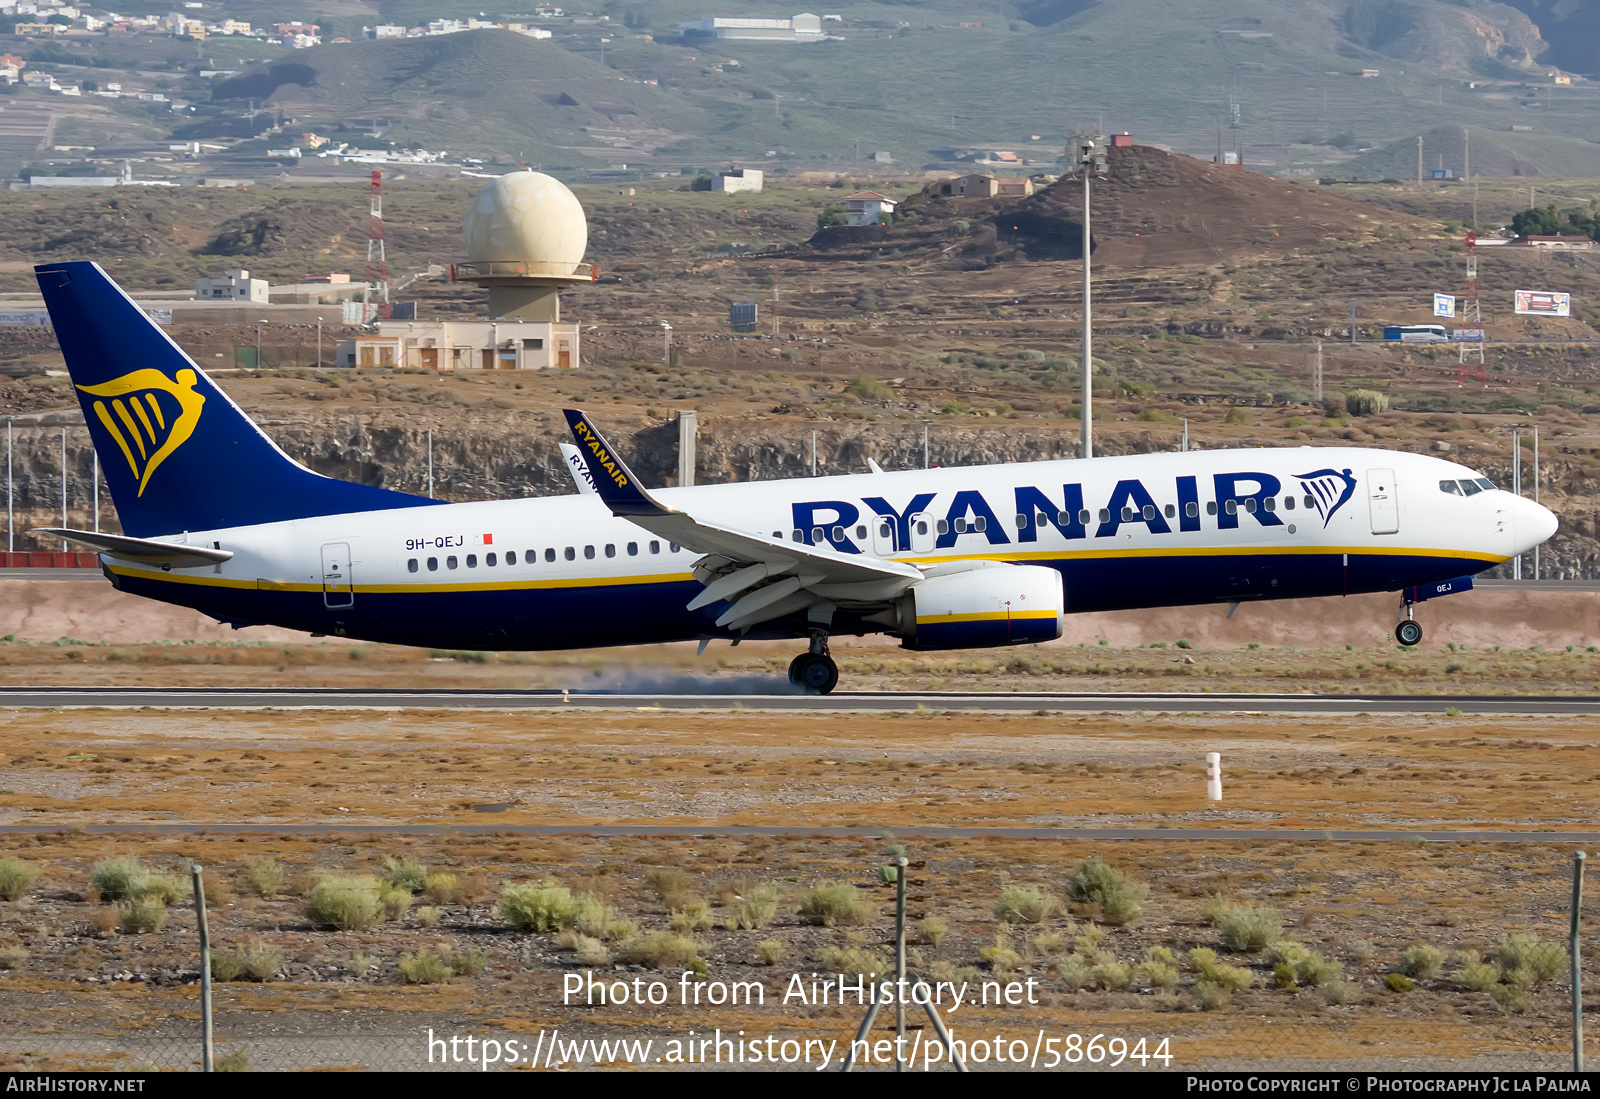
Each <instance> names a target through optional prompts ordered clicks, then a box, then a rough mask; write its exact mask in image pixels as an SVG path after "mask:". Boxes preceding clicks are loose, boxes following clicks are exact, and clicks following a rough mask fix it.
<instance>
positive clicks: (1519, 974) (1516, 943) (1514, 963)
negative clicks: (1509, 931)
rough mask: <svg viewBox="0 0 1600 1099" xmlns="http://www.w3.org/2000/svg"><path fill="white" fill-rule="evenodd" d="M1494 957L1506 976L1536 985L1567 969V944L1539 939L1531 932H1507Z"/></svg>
mask: <svg viewBox="0 0 1600 1099" xmlns="http://www.w3.org/2000/svg"><path fill="white" fill-rule="evenodd" d="M1494 959H1495V961H1496V962H1498V963H1499V965H1500V968H1501V969H1502V970H1504V971H1505V973H1506V979H1507V980H1511V979H1512V978H1513V977H1515V978H1516V983H1520V984H1523V985H1538V984H1543V983H1544V982H1545V981H1548V980H1550V979H1551V978H1552V977H1555V976H1557V975H1559V974H1561V973H1562V972H1564V971H1565V970H1566V969H1567V951H1566V948H1565V947H1563V946H1561V945H1560V944H1558V943H1542V942H1540V941H1539V936H1538V935H1537V934H1533V933H1527V934H1518V935H1508V936H1506V937H1505V938H1504V939H1502V940H1500V945H1499V946H1497V947H1496V948H1495V952H1494Z"/></svg>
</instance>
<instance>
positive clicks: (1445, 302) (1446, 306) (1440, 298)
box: [1433, 294, 1456, 317]
mask: <svg viewBox="0 0 1600 1099" xmlns="http://www.w3.org/2000/svg"><path fill="white" fill-rule="evenodd" d="M1433 315H1434V316H1436V317H1453V316H1455V315H1456V297H1455V295H1454V294H1435V295H1434V296H1433Z"/></svg>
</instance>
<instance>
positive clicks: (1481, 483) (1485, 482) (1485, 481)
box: [1478, 477, 1494, 489]
mask: <svg viewBox="0 0 1600 1099" xmlns="http://www.w3.org/2000/svg"><path fill="white" fill-rule="evenodd" d="M1478 487H1479V488H1484V489H1492V488H1494V482H1493V481H1491V480H1489V478H1487V477H1479V478H1478Z"/></svg>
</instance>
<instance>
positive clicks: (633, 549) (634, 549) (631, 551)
mask: <svg viewBox="0 0 1600 1099" xmlns="http://www.w3.org/2000/svg"><path fill="white" fill-rule="evenodd" d="M628 556H629V557H637V556H639V543H637V542H629V543H628Z"/></svg>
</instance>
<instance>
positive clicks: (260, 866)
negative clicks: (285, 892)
mask: <svg viewBox="0 0 1600 1099" xmlns="http://www.w3.org/2000/svg"><path fill="white" fill-rule="evenodd" d="M239 880H240V881H241V882H243V883H244V887H245V888H246V889H248V890H249V891H250V892H252V893H254V894H255V895H256V896H258V897H271V896H275V895H276V894H277V892H278V890H279V889H280V888H282V886H283V866H282V865H281V864H280V863H279V862H278V861H277V860H276V859H252V860H250V861H249V862H247V863H245V865H244V869H243V870H241V871H239Z"/></svg>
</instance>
